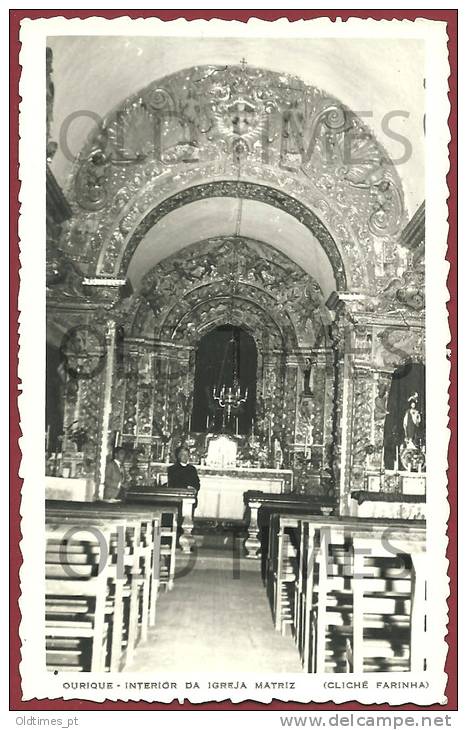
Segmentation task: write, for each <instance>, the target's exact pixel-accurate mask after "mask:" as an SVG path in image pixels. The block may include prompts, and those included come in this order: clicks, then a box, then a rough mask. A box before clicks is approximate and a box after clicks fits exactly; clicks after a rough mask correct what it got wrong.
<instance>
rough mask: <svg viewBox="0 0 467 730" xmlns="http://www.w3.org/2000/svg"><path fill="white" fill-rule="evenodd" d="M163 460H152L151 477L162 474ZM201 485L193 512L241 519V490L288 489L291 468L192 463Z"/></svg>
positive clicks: (290, 480) (164, 471)
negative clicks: (215, 465)
mask: <svg viewBox="0 0 467 730" xmlns="http://www.w3.org/2000/svg"><path fill="white" fill-rule="evenodd" d="M167 466H168V465H167V464H159V463H158V464H152V465H151V477H154V478H156V479H157V478H158V475H159V476H160V477H161V478H165V475H166V474H167ZM196 469H197V471H198V475H199V479H200V482H201V488H200V490H199V493H198V505H197V507H196V512H195V516H196V517H204V518H210V519H220V520H242V519H243V518H244V514H245V503H244V500H243V494H244V493H245V492H247V491H249V490H260V491H264V492H269V493H273V494H285V493H290V492H291V491H292V479H293V472H292V471H290V470H287V469H255V468H252V467H235V468H228V469H214V468H212V467H208V466H196Z"/></svg>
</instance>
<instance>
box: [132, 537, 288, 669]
mask: <svg viewBox="0 0 467 730" xmlns="http://www.w3.org/2000/svg"><path fill="white" fill-rule="evenodd" d="M187 558H188V556H184V555H181V554H180V553H179V554H178V555H177V574H178V578H177V579H176V581H175V586H174V589H173V590H172V591H171V592H170V593H165V594H162V595H161V596H160V598H159V601H158V609H157V611H158V613H157V622H156V627H155V628H154V629H152V630H151V632H150V635H149V638H148V641H147V642H146V643H145V644H140V645H139V647H138V648H137V650H136V653H135V658H134V661H133V662H132V663H131V664H129V665H127V666H126V671H128V672H149V671H160V670H164V671H191V670H196V671H197V672H203V671H206V672H212V671H218V672H222V671H224V672H230V671H232V672H234V671H237V670H241V671H243V672H245V671H248V672H300V671H302V668H301V664H300V661H299V657H298V652H297V649H296V647H295V644H294V642H293V640H292V638H291V637H290V636H281V634H280V633H279V632H276V631H275V630H274V626H273V623H272V617H271V611H270V608H269V603H268V600H267V597H266V590H265V588H264V586H263V583H262V581H261V575H260V565H259V564H258V563H257V562H256V561H250V560H246V559H244V558H241V559H240V558H236V559H234V558H233V557H232V556H231V553H230V551H227V550H207V549H204V550H203V548H201V549H200V551H199V552H198V554H197V556H196V560H193V559H192V560H191V561H190V560H189V561H188V563H187Z"/></svg>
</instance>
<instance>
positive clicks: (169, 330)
mask: <svg viewBox="0 0 467 730" xmlns="http://www.w3.org/2000/svg"><path fill="white" fill-rule="evenodd" d="M221 41H222V42H221ZM307 43H308V44H309V43H311V42H310V41H307ZM369 46H371V43H370V42H367V44H366V45H365V42H364V41H363V40H362V41H361V47H360V46H358V44H357V47H355V50H352V48H354V47H350V45H346V44H345V43H344V42H341V43H340V45H339V44H338V43H336V42H335V41H332V40H326V39H321V40H317V41H316V42H315V45H314V47H313V48H312V49H311V50H308V51H307V55H304V53H305V41H300V40H296V41H294V42H292V41H289V42H288V44H285V42H284V43H281V42H279V41H278V44H277V47H275V44H274V43H272V42H271V41H269V42H268V43H261V42H257V43H256V42H254V41H253V39H243V40H241V39H228V40H226V39H205V40H204V41H201V40H200V39H198V40H195V39H190V40H189V41H187V40H185V41H184V40H183V39H175V38H162V39H155V38H150V37H144V38H143V37H141V38H140V37H132V38H121V37H105V38H99V37H93V38H91V37H80V36H76V37H67V38H61V37H54V38H50V39H49V42H48V48H47V58H46V65H47V86H46V94H47V161H46V203H47V271H46V277H47V347H46V358H47V359H46V364H47V382H46V414H45V463H46V475H45V484H46V495H45V496H46V513H45V514H46V537H47V551H46V577H47V581H46V638H45V641H46V656H47V667H48V669H50V670H51V671H125V672H126V671H131V672H146V671H151V672H158V671H161V672H163V671H166V670H177V671H178V670H180V671H181V670H190V671H191V670H193V671H199V672H203V671H211V670H213V671H217V672H219V671H235V670H238V671H242V672H244V671H248V672H262V671H264V672H271V673H275V672H277V673H281V672H282V673H284V672H287V673H293V672H309V673H320V672H340V673H346V672H351V673H358V672H374V671H376V672H397V671H405V672H414V671H424V670H427V669H428V668H429V665H430V657H429V651H430V648H429V642H428V640H427V635H428V633H427V632H429V615H427V611H426V595H427V573H428V571H427V567H426V564H425V518H426V469H425V465H426V449H425V420H426V406H425V340H424V333H425V304H424V281H425V278H424V233H425V211H424V192H423V172H422V170H423V153H422V148H421V142H420V139H421V137H422V134H423V133H422V126H421V125H422V111H421V110H423V78H422V77H420V78H419V74H420V73H421V72H420V68H419V67H418V64H417V63H415V61H414V58H415V59H416V54H417V53H418V50H417V49H413V48H412V49H411V54H412V55H410V59H411V62H410V63H409V57H408V58H405V57H404V50H403V49H402V48H401V47H396V48H391V49H389V50H388V48H385V47H384V46H385V44H384V41H382V42H381V43H380V47H379V48H378V49H376V50H375V48H373V47H369ZM389 51H390V52H391V54H393V55H392V58H393V62H394V69H395V71H394V74H393V76H391V75H390V74H387V73H386V74H383V73H381V69H382V68H384V64H385V62H386V61H385V59H386V57H387V53H388V52H389ZM301 58H302V59H303V58H307V59H308V60H309V63H308V61H307V64H304V63H303V60H302V61H301V62H300V59H301ZM402 66H404V67H405V68H406V73H407V76H406V78H407V79H408V81H407V88H404V87H401V85H400V84H398V83H397V73H396V71H397V68H398V67H402ZM302 68H303V77H301V76H300V70H301V69H302ZM297 71H298V72H299V75H297ZM365 94H366V98H365ZM365 108H371V109H372V110H373V111H374V115H373V116H370V115H368V114H362V113H361V112H359V111H358V110H362V109H365ZM391 109H406V110H408V112H410V114H408V115H407V117H405V118H404V119H405V121H404V124H403V127H402V129H403V132H404V134H405V135H406V136H407V138H408V139H409V142H410V145H411V149H412V154H411V156H410V159H408V160H407V161H406V162H405V163H404V164H398V160H400V157H401V149H402V148H403V145H401V142H400V139H401V135H402V132H401V131H400V129H399V136H398V135H397V134H396V132H395V131H394V132H393V133H392V134H390V135H389V134H388V135H386V137H385V135H384V133H383V131H382V128H383V129H384V125H381V118H382V117H383V113H384V112H387V111H389V110H391ZM407 119H408V120H409V121H407ZM395 128H396V125H395V123H394V129H395ZM180 449H181V450H180ZM179 454H182V455H183V454H184V455H185V456H183V458H184V459H185V460H186V461H188V462H189V463H190V464H191V465H193V466H194V467H195V473H196V474H197V477H198V478H199V487H198V486H197V485H195V484H194V483H181V480H180V478H179V477H174V476H172V477H171V471H170V470H171V465H173V464H174V462H175V460H176V458H177V455H179ZM178 458H180V457H178ZM180 463H181V465H182V468H184V467H185V464H184V462H183V461H182V462H180ZM109 464H112V468H113V470H114V471H113V472H112V473H116V474H117V478H116V482H117V487H116V491H115V492H112V493H110V492H108V491H106V490H107V489H108V484H107V475H108V474H109ZM172 474H174V472H172ZM109 478H110V477H109ZM184 481H185V482H187V481H193V479H191V478H190V479H188V480H187V479H185V480H184ZM109 494H110V498H109ZM90 526H91V527H92V528H93V530H90ZM96 530H99V535H105V536H106V540H107V542H106V543H105V545H106V547H105V549H104V546H103V544H102V541H100V540H99V539H98V538H97V537H96V535H97V532H96ZM388 543H389V545H388ZM64 545H65V547H66V550H65V552H64V549H63V548H64ZM64 555H65V557H64ZM70 571H71V573H70ZM119 571H120V572H119Z"/></svg>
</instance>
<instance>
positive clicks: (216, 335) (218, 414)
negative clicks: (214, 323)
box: [192, 324, 258, 434]
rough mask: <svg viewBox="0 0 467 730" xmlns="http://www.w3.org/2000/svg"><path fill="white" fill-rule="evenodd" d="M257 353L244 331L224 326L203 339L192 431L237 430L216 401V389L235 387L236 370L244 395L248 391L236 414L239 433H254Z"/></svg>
mask: <svg viewBox="0 0 467 730" xmlns="http://www.w3.org/2000/svg"><path fill="white" fill-rule="evenodd" d="M257 360H258V355H257V350H256V343H255V341H254V339H253V337H252V336H251V335H250V334H249V333H248V332H247V331H246V330H245V329H243V328H242V327H236V326H233V325H230V324H225V325H221V326H219V327H216V328H215V329H213V330H211V331H210V332H208V333H207V334H206V335H204V336H203V337H202V338H201V340H200V341H199V344H198V348H197V351H196V364H195V381H194V392H193V413H192V430H193V431H195V432H197V433H203V432H207V431H211V432H215V433H220V432H221V431H223V430H227V431H233V430H235V431H236V430H237V422H236V420H234V419H232V420H231V421H230V423H228V422H227V423H226V422H225V419H224V414H223V412H222V409H221V408H220V407H219V406H218V405H216V403H215V401H214V399H213V395H212V392H213V388H220V387H221V386H222V385H225V386H226V387H227V388H228V387H230V386H232V385H233V379H234V372H235V370H237V375H238V381H239V384H240V387H241V390H242V391H245V390H246V389H247V388H248V397H247V399H246V402H245V403H243V404H242V406H241V408H240V409H239V410H238V412H237V413H236V414H235V419H238V433H239V434H246V433H248V432H249V431H250V430H251V425H252V421H253V420H254V418H255V411H256V372H257Z"/></svg>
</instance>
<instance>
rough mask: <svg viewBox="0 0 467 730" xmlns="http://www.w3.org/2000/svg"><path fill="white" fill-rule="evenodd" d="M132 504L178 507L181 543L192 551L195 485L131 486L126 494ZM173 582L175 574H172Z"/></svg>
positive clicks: (185, 551)
mask: <svg viewBox="0 0 467 730" xmlns="http://www.w3.org/2000/svg"><path fill="white" fill-rule="evenodd" d="M126 502H127V503H130V504H140V505H141V504H150V505H151V506H152V507H154V508H161V509H164V510H167V509H168V508H169V507H170V508H171V509H176V510H177V513H178V515H179V523H178V528H179V532H180V536H179V544H180V548H181V549H182V552H184V553H190V552H191V550H192V548H193V545H194V543H195V538H194V537H193V535H192V532H193V526H194V523H193V508H194V505H195V502H196V489H194V488H193V487H167V486H162V487H156V486H154V485H152V484H149V485H138V486H137V487H131V488H130V489H129V490H128V491H127V494H126ZM172 549H173V556H174V560H173V565H174V566H175V543H173V544H172ZM172 583H173V575H172Z"/></svg>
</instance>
